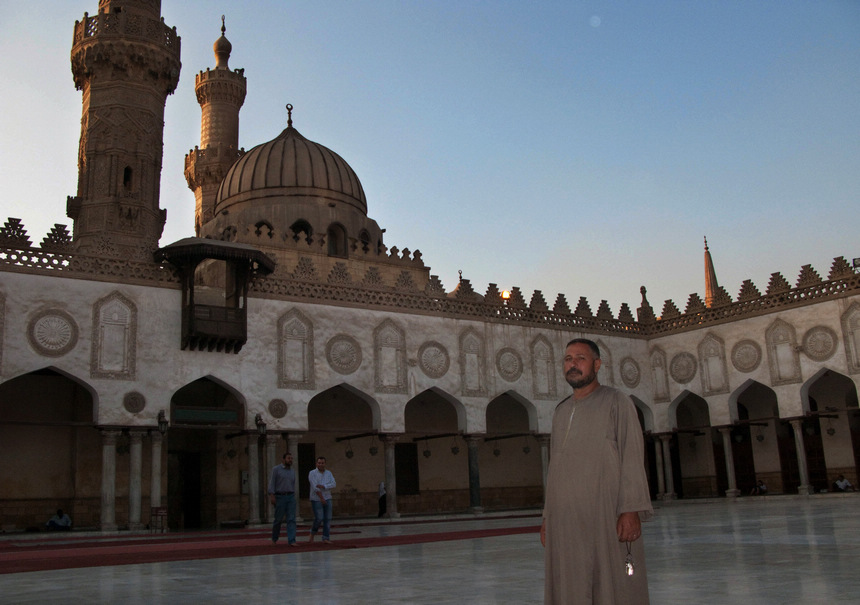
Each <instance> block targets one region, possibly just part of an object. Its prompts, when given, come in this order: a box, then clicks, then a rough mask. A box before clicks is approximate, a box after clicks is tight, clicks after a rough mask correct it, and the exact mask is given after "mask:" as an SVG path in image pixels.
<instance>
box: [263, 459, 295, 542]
mask: <svg viewBox="0 0 860 605" xmlns="http://www.w3.org/2000/svg"><path fill="white" fill-rule="evenodd" d="M283 461H284V462H283V464H279V465H278V466H276V467H274V468H273V469H272V475H271V476H270V477H269V500H270V501H271V503H272V504H273V505H274V506H275V522H274V523H273V524H272V544H277V543H278V536H279V535H280V533H281V522H282V521H283V520H284V517H286V518H287V542H288V543H289V545H290V546H295V545H296V474H295V472H294V471H293V468H292V466H293V455H292V454H291V453H289V452H287V453H285V454H284V455H283Z"/></svg>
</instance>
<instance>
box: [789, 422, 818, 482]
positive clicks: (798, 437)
mask: <svg viewBox="0 0 860 605" xmlns="http://www.w3.org/2000/svg"><path fill="white" fill-rule="evenodd" d="M789 422H790V423H791V428H792V429H794V446H795V448H797V469H798V470H799V471H800V486H799V487H798V488H797V493H798V494H806V495H809V494H814V493H815V488H814V487H812V486H811V485H810V484H809V467H808V466H807V464H806V447H805V446H804V444H803V419H802V418H795V419H793V420H789Z"/></svg>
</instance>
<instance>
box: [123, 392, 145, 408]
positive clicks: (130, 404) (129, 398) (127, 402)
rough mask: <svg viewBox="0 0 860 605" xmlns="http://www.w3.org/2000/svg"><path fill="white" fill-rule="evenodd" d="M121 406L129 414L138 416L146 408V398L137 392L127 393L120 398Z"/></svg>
mask: <svg viewBox="0 0 860 605" xmlns="http://www.w3.org/2000/svg"><path fill="white" fill-rule="evenodd" d="M122 406H123V407H124V408H125V411H126V412H128V413H129V414H139V413H140V412H142V411H143V408H145V407H146V397H144V396H143V395H141V394H140V393H138V392H137V391H129V392H128V393H126V394H125V397H123V398H122Z"/></svg>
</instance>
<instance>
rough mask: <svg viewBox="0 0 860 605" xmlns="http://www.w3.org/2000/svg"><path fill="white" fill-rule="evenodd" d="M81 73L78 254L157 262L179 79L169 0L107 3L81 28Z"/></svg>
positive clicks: (75, 52)
mask: <svg viewBox="0 0 860 605" xmlns="http://www.w3.org/2000/svg"><path fill="white" fill-rule="evenodd" d="M71 58H72V75H73V76H74V80H75V87H76V88H77V89H78V90H80V91H82V92H83V112H82V116H81V141H80V145H79V148H78V193H77V196H75V197H70V198H69V200H68V205H67V209H66V213H67V214H68V216H69V217H70V218H72V219H74V221H75V227H74V241H75V245H76V246H77V248H78V250H79V251H81V252H85V253H90V254H98V255H103V256H114V257H122V258H131V259H138V260H144V259H150V260H151V259H152V251H153V250H155V249H156V248H157V246H158V239H159V238H160V237H161V231H162V229H163V228H164V221H165V219H166V218H167V214H166V212H165V211H164V210H162V209H161V208H160V206H159V188H160V183H161V161H162V150H163V142H162V135H163V132H164V104H165V101H166V100H167V95H169V94H171V93H172V92H173V91H174V90H175V89H176V85H177V84H178V82H179V69H180V67H181V65H182V64H181V63H180V61H179V36H177V35H176V29H175V28H170V27H168V26H167V25H165V24H164V21H163V20H162V19H161V1H160V0H99V12H98V15H96V16H95V17H90V16H89V15H88V14H87V13H84V19H83V21H78V22H76V23H75V36H74V42H73V45H72V57H71Z"/></svg>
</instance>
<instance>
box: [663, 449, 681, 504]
mask: <svg viewBox="0 0 860 605" xmlns="http://www.w3.org/2000/svg"><path fill="white" fill-rule="evenodd" d="M670 441H672V434H671V433H665V434H663V435H660V443H661V445H662V446H663V469H664V472H665V475H666V491H665V492H663V497H662V499H663V500H675V499H676V498H677V497H678V495H677V494H676V493H675V479H674V477H673V474H672V451H671V450H670V449H669V442H670Z"/></svg>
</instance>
